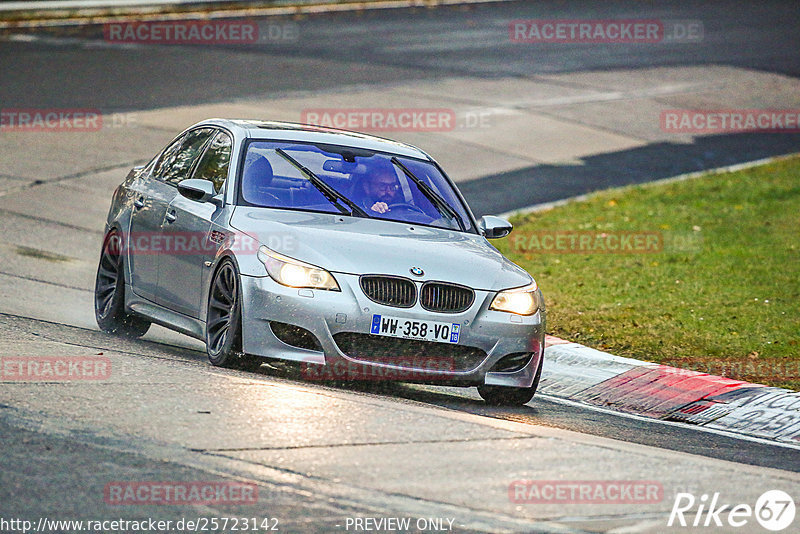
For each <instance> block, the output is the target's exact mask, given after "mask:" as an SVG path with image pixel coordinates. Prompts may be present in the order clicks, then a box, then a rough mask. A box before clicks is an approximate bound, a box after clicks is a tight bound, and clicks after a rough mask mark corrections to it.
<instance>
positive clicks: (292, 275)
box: [258, 246, 341, 291]
mask: <svg viewBox="0 0 800 534" xmlns="http://www.w3.org/2000/svg"><path fill="white" fill-rule="evenodd" d="M258 259H259V260H261V263H263V264H264V267H266V268H267V273H268V274H269V276H270V278H272V279H273V280H275V281H276V282H278V283H279V284H282V285H284V286H289V287H308V288H311V289H326V290H328V291H341V290H340V289H339V284H337V283H336V279H335V278H334V277H333V275H332V274H331V273H329V272H328V271H326V270H325V269H320V268H319V267H315V266H313V265H309V264H308V263H303V262H302V261H299V260H295V259H293V258H290V257H288V256H284V255H283V254H278V253H277V252H275V251H273V250H270V249H268V248H267V247H265V246H262V247H260V248H259V249H258Z"/></svg>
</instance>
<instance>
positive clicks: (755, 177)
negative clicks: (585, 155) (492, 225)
mask: <svg viewBox="0 0 800 534" xmlns="http://www.w3.org/2000/svg"><path fill="white" fill-rule="evenodd" d="M513 222H514V226H515V229H514V232H512V234H511V235H510V236H509V237H508V238H506V239H503V240H499V242H498V243H497V247H498V248H499V249H500V250H501V251H502V252H503V253H505V254H507V255H508V256H509V257H510V258H511V259H512V260H514V261H515V262H516V263H518V264H519V265H521V266H522V267H523V268H525V269H526V270H527V271H528V272H530V273H531V274H532V275H533V276H534V277H535V278H536V280H537V282H538V283H539V286H540V287H541V288H542V291H543V293H544V295H545V299H546V302H547V311H548V317H547V319H548V331H549V333H551V334H553V335H556V336H559V337H563V338H566V339H569V340H571V341H576V342H579V343H582V344H585V345H588V346H591V347H595V348H598V349H600V350H605V351H608V352H611V353H614V354H618V355H620V356H629V357H632V358H637V359H642V360H648V361H653V362H658V363H664V364H666V365H673V366H676V367H682V368H687V369H693V370H697V371H702V372H707V373H710V374H716V375H723V376H728V377H732V378H736V379H741V380H747V381H751V382H757V383H762V384H768V385H772V386H779V387H786V388H790V389H795V390H800V157H793V158H788V159H784V160H780V161H777V162H773V163H770V164H767V165H763V166H759V167H754V168H751V169H746V170H741V171H737V172H732V173H720V174H710V175H707V176H703V177H700V178H695V179H690V180H685V181H679V182H673V183H670V184H661V185H651V186H638V187H632V188H624V189H619V190H611V191H604V192H601V193H598V194H596V195H593V196H591V197H590V198H589V199H588V200H586V201H581V202H573V203H569V204H567V205H564V206H560V207H557V208H554V209H551V210H548V211H544V212H538V213H532V214H528V215H525V216H520V217H517V218H515V219H514V220H513ZM548 236H549V237H548ZM620 247H622V248H624V249H625V250H624V251H620Z"/></svg>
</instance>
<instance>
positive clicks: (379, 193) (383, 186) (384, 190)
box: [367, 174, 397, 203]
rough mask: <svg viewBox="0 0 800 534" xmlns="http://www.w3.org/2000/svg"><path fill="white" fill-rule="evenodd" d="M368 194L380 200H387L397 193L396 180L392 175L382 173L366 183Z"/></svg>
mask: <svg viewBox="0 0 800 534" xmlns="http://www.w3.org/2000/svg"><path fill="white" fill-rule="evenodd" d="M367 190H368V192H369V194H370V195H371V196H372V197H373V198H374V199H377V200H378V201H380V202H387V203H388V202H389V201H391V200H393V199H394V198H395V196H396V195H397V180H396V179H395V177H394V176H391V175H388V174H382V175H379V176H376V177H375V178H373V179H372V180H370V181H369V182H368V184H367Z"/></svg>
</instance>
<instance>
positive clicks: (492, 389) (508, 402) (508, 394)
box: [478, 353, 544, 406]
mask: <svg viewBox="0 0 800 534" xmlns="http://www.w3.org/2000/svg"><path fill="white" fill-rule="evenodd" d="M542 367H544V353H543V354H542V357H541V358H540V359H539V368H538V369H537V370H536V376H535V377H534V378H533V384H531V386H530V387H527V388H512V387H505V386H478V394H479V395H480V396H481V398H482V399H483V400H484V401H485V402H486V404H490V405H492V406H524V405H525V404H528V403H529V402H530V401H531V399H532V398H533V395H534V394H535V393H536V389H537V388H538V387H539V379H540V378H541V377H542Z"/></svg>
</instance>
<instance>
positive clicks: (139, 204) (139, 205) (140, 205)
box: [133, 197, 144, 210]
mask: <svg viewBox="0 0 800 534" xmlns="http://www.w3.org/2000/svg"><path fill="white" fill-rule="evenodd" d="M133 207H134V208H136V209H137V210H140V209H142V208H143V207H144V197H139V198H137V199H136V200H134V201H133Z"/></svg>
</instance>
